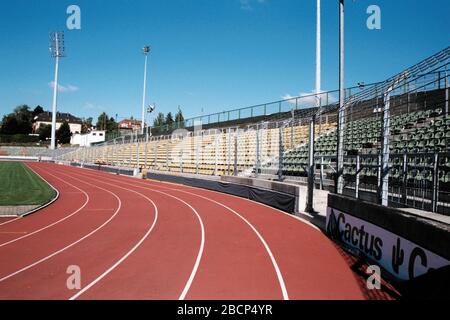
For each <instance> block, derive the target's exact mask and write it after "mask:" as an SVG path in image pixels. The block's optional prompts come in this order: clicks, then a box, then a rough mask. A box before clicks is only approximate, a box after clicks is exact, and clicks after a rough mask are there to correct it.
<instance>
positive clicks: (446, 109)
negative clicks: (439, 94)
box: [445, 66, 448, 116]
mask: <svg viewBox="0 0 450 320" xmlns="http://www.w3.org/2000/svg"><path fill="white" fill-rule="evenodd" d="M445 69H446V70H445V115H446V116H448V75H447V66H446V67H445Z"/></svg>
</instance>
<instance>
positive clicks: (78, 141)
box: [70, 130, 106, 147]
mask: <svg viewBox="0 0 450 320" xmlns="http://www.w3.org/2000/svg"><path fill="white" fill-rule="evenodd" d="M105 137H106V131H102V130H93V131H91V132H89V133H87V134H79V133H77V134H74V135H73V136H72V138H71V140H70V144H71V145H77V146H80V147H90V146H91V145H92V144H94V143H99V142H105Z"/></svg>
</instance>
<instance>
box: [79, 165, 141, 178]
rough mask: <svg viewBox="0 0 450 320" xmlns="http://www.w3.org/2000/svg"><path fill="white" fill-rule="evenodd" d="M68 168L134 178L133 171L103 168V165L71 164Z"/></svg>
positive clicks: (134, 172) (134, 171) (109, 167)
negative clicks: (85, 169)
mask: <svg viewBox="0 0 450 320" xmlns="http://www.w3.org/2000/svg"><path fill="white" fill-rule="evenodd" d="M70 166H72V167H79V168H87V169H92V170H97V171H102V172H108V173H114V174H120V175H124V176H132V177H133V176H136V170H135V169H128V168H119V167H112V166H104V165H98V164H92V163H79V162H71V163H70Z"/></svg>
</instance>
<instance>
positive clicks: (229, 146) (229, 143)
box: [228, 128, 231, 175]
mask: <svg viewBox="0 0 450 320" xmlns="http://www.w3.org/2000/svg"><path fill="white" fill-rule="evenodd" d="M228 175H231V128H228Z"/></svg>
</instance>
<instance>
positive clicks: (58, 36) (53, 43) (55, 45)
mask: <svg viewBox="0 0 450 320" xmlns="http://www.w3.org/2000/svg"><path fill="white" fill-rule="evenodd" d="M50 55H51V56H52V58H55V59H56V66H55V81H54V83H53V108H52V135H51V146H50V148H51V150H55V149H56V105H57V99H58V71H59V58H63V57H64V56H65V47H64V32H62V31H61V32H51V33H50Z"/></svg>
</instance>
